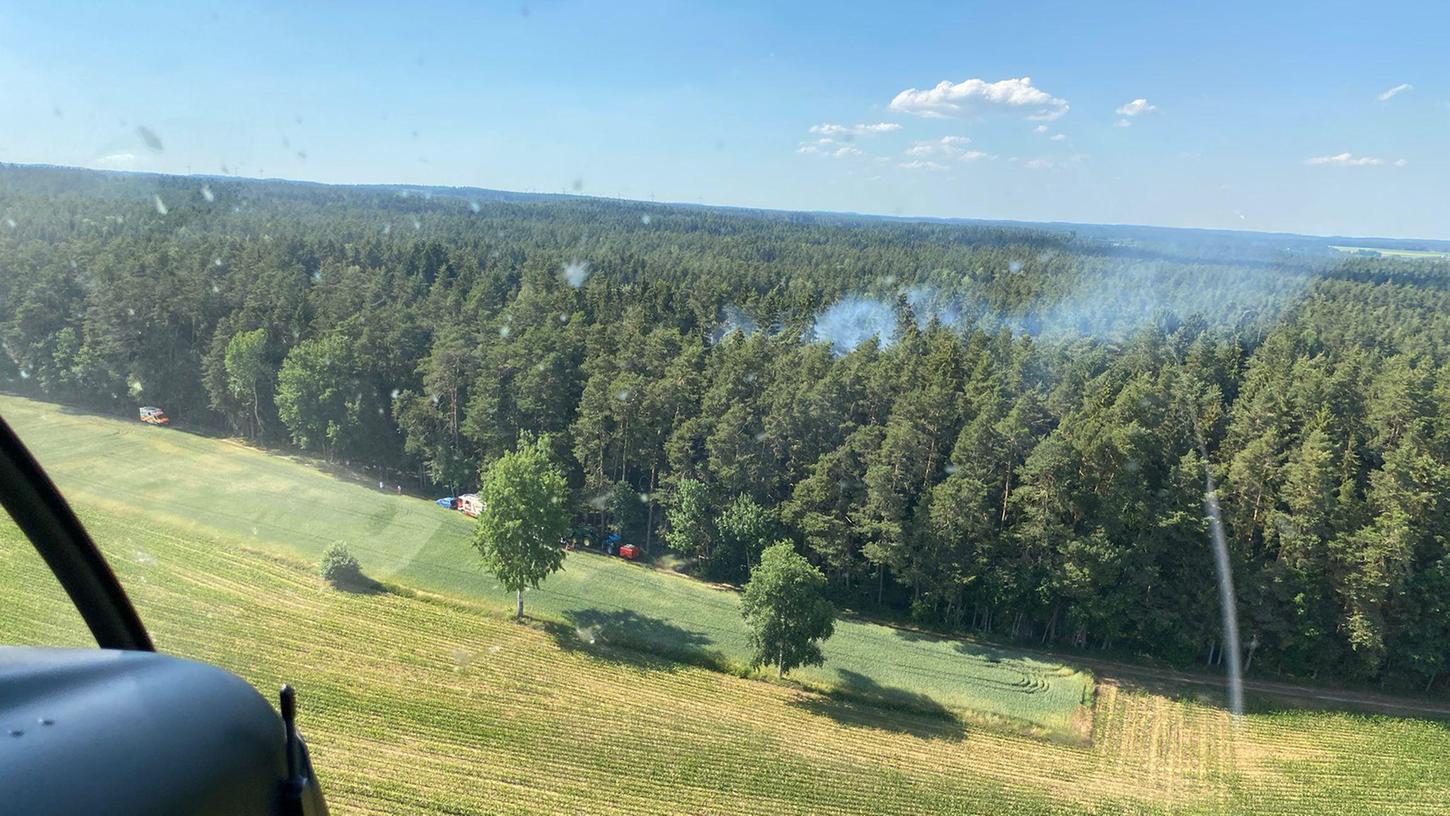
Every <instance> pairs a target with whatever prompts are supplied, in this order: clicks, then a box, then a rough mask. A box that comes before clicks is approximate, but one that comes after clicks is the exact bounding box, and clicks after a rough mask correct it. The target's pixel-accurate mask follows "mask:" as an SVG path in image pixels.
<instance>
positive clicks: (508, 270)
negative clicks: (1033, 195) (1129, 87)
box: [0, 167, 1450, 689]
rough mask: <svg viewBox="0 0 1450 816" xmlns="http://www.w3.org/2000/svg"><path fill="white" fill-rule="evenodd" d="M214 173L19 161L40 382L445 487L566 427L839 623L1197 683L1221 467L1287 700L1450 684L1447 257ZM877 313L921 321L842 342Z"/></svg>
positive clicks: (678, 527) (607, 472)
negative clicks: (1318, 685) (783, 574)
mask: <svg viewBox="0 0 1450 816" xmlns="http://www.w3.org/2000/svg"><path fill="white" fill-rule="evenodd" d="M202 183H203V182H200V181H197V180H189V179H175V178H164V177H144V176H122V175H115V174H91V173H82V172H79V171H67V170H60V169H37V168H15V167H9V168H6V167H0V347H3V350H4V354H0V384H3V387H5V388H6V389H9V390H12V391H22V392H25V393H31V394H36V395H41V396H45V397H47V398H51V399H56V400H61V401H66V402H71V403H77V404H84V405H87V406H91V407H94V408H97V409H101V410H112V411H117V412H134V410H135V406H136V405H137V404H140V403H147V404H157V405H161V406H162V407H164V408H165V409H166V410H167V411H168V413H169V414H170V415H171V416H172V417H173V418H174V419H175V421H176V422H177V424H178V425H181V426H183V427H184V426H186V425H191V426H193V427H206V428H213V429H217V430H222V431H226V432H231V433H236V434H241V435H245V436H248V437H251V438H254V439H258V440H261V441H263V442H266V443H268V444H287V445H293V446H296V447H299V448H302V449H304V450H309V451H314V452H316V453H317V454H318V455H321V456H325V457H328V458H331V459H336V460H346V461H348V462H350V463H352V464H354V465H358V466H365V467H371V468H377V469H379V470H384V471H388V472H390V473H392V474H397V475H398V478H405V477H406V478H409V479H413V480H416V483H418V484H420V485H421V486H424V487H438V488H439V489H457V490H463V489H469V488H473V487H476V486H477V485H478V484H479V483H480V479H481V478H482V475H483V474H486V473H487V472H488V470H489V467H490V465H491V464H492V463H493V462H494V461H496V460H497V459H498V458H499V457H500V456H502V455H503V454H504V453H505V452H506V451H509V450H512V449H514V448H516V447H517V446H518V445H519V442H520V439H521V438H524V439H533V438H538V439H545V440H547V443H546V444H547V446H548V447H549V453H550V456H551V458H552V460H553V461H554V462H555V463H556V464H557V465H558V466H559V467H560V469H561V472H562V473H563V475H564V477H565V478H566V480H567V485H568V489H569V490H570V491H571V493H572V495H573V497H574V505H575V506H576V507H577V508H579V509H578V513H577V518H576V519H575V522H576V523H577V524H580V525H591V526H592V527H593V528H595V529H596V530H598V531H600V532H604V531H606V530H609V531H616V532H618V533H620V535H621V536H623V537H625V538H628V539H630V540H632V541H636V542H637V543H639V544H641V545H642V546H644V547H645V548H646V550H648V551H650V552H652V553H654V552H659V551H660V550H661V549H663V548H666V547H668V548H670V549H672V550H676V551H679V552H680V553H682V554H684V555H685V556H687V557H688V558H690V559H691V560H692V562H693V564H694V565H695V569H697V570H698V571H699V572H700V574H702V575H703V576H705V577H708V578H711V579H714V580H721V581H732V582H740V581H743V580H744V579H745V577H746V576H747V575H748V574H749V570H750V569H751V568H752V567H753V566H755V565H757V564H758V563H759V562H760V559H761V555H762V552H761V550H762V547H763V544H764V543H766V542H772V541H776V540H778V539H782V538H783V539H787V540H789V541H791V542H793V544H794V546H795V547H796V548H797V550H798V551H799V552H800V553H801V554H803V555H805V556H807V557H808V558H809V560H810V561H811V562H812V563H813V564H815V565H816V566H817V567H818V568H819V570H820V571H821V573H823V574H824V576H825V578H826V581H827V585H828V590H827V591H828V594H829V595H830V597H832V598H833V599H834V600H835V601H836V602H837V603H838V604H840V605H844V606H848V607H854V608H860V609H873V610H876V611H878V612H882V613H886V614H895V615H903V616H909V617H910V618H912V619H914V620H916V621H918V622H920V623H923V624H926V625H930V626H935V627H942V628H956V629H963V630H966V629H971V630H976V631H981V632H988V633H991V634H993V635H995V636H998V637H1002V638H1012V639H1018V640H1030V641H1032V642H1035V643H1041V644H1055V645H1058V646H1075V647H1079V648H1093V649H1117V650H1128V651H1134V652H1139V653H1145V654H1152V655H1155V656H1157V657H1160V658H1162V659H1165V660H1169V661H1173V662H1178V663H1188V662H1191V661H1198V662H1200V663H1201V662H1203V661H1217V660H1221V659H1222V656H1221V649H1222V644H1221V640H1220V632H1219V623H1218V621H1219V616H1218V613H1219V602H1218V597H1217V588H1216V579H1215V573H1214V565H1213V554H1212V552H1211V549H1210V545H1209V535H1208V526H1207V520H1206V518H1205V510H1204V473H1205V470H1204V469H1205V467H1208V468H1210V469H1211V471H1212V473H1213V475H1214V479H1215V482H1216V483H1217V485H1218V488H1219V500H1220V502H1221V504H1222V507H1223V511H1224V516H1225V523H1226V525H1227V530H1228V534H1229V542H1230V548H1231V560H1232V562H1233V565H1234V570H1235V573H1234V578H1235V582H1236V584H1237V588H1238V592H1239V597H1238V609H1239V613H1240V616H1241V627H1242V629H1243V631H1244V633H1245V637H1244V640H1245V642H1246V648H1247V647H1248V645H1250V644H1251V651H1249V652H1247V653H1246V654H1245V657H1246V659H1247V660H1249V664H1250V671H1251V672H1252V673H1255V674H1258V673H1262V672H1265V671H1271V672H1278V673H1286V674H1289V675H1294V676H1302V677H1308V676H1316V677H1324V676H1326V675H1333V676H1337V677H1341V678H1346V679H1354V680H1358V681H1374V682H1379V683H1382V684H1385V685H1386V686H1394V687H1415V688H1419V689H1431V688H1434V687H1436V686H1437V684H1438V685H1439V686H1440V687H1442V688H1443V687H1444V686H1445V684H1446V681H1445V679H1444V678H1445V674H1446V669H1447V665H1446V664H1447V659H1450V658H1447V655H1450V545H1447V543H1446V535H1447V531H1450V368H1447V365H1450V359H1447V354H1450V293H1447V291H1446V282H1447V281H1450V267H1447V265H1446V264H1445V263H1444V262H1433V261H1409V260H1400V259H1393V258H1361V257H1343V258H1339V259H1334V260H1327V259H1321V258H1317V257H1313V256H1312V255H1307V254H1305V253H1303V252H1295V253H1285V254H1283V255H1281V256H1274V255H1269V256H1264V255H1262V254H1259V255H1256V256H1255V257H1254V258H1252V259H1246V258H1244V257H1242V254H1243V253H1241V252H1237V251H1229V250H1224V249H1223V248H1222V247H1212V248H1208V247H1205V248H1201V249H1196V248H1194V247H1191V246H1190V247H1183V246H1171V247H1169V246H1164V247H1158V248H1156V249H1155V248H1152V247H1146V246H1143V245H1139V246H1136V247H1135V248H1134V249H1133V250H1132V251H1131V252H1122V253H1118V252H1114V251H1113V248H1112V247H1111V246H1108V245H1106V244H1104V243H1102V242H1097V241H1090V240H1085V239H1079V238H1075V237H1074V236H1072V235H1071V234H1068V233H1061V232H1052V231H1045V230H1044V231H1032V230H1023V229H1015V228H1007V227H986V226H962V225H950V224H937V223H927V224H920V223H909V222H894V221H881V222H876V221H870V220H863V219H849V218H837V217H815V216H782V215H779V214H768V213H750V212H731V211H722V210H713V209H708V208H686V207H670V206H656V205H644V204H636V203H628V202H609V201H600V200H591V199H569V198H560V199H557V200H543V199H533V198H528V197H521V196H506V195H500V196H494V197H489V196H485V195H481V194H473V193H470V192H466V191H465V192H458V193H456V194H453V193H449V192H448V191H438V192H436V193H425V192H424V191H417V190H400V189H388V188H335V187H323V186H318V185H303V184H283V183H261V182H237V181H224V180H210V181H207V182H205V184H206V188H205V189H204V190H203V189H202V186H201V185H202ZM405 193H406V194H405ZM158 202H160V204H158ZM163 209H164V210H165V213H164V214H163V213H162V210H163ZM1256 251H1258V250H1256ZM848 297H861V298H869V299H872V301H873V302H876V303H879V304H884V306H883V308H885V309H886V310H887V312H888V313H889V314H888V317H889V318H890V320H889V324H890V325H891V326H893V327H894V329H892V330H891V331H890V332H888V333H887V336H884V337H878V338H875V339H867V340H864V341H862V342H854V341H852V342H850V343H842V342H840V340H839V338H837V337H835V336H831V335H829V334H825V335H823V333H822V325H821V323H820V322H819V319H820V316H821V315H822V313H823V310H826V309H827V308H828V307H831V306H832V305H833V304H837V303H840V302H841V301H842V300H843V299H844V298H848ZM878 316H879V315H878ZM1205 456H1206V459H1205ZM807 657H809V656H807ZM786 662H787V663H790V662H791V661H790V660H787V661H786Z"/></svg>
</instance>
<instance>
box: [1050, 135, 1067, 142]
mask: <svg viewBox="0 0 1450 816" xmlns="http://www.w3.org/2000/svg"><path fill="white" fill-rule="evenodd" d="M1047 138H1049V139H1051V140H1052V141H1054V142H1060V141H1062V140H1063V139H1066V138H1067V134H1066V133H1054V134H1052V135H1051V136H1048V137H1047Z"/></svg>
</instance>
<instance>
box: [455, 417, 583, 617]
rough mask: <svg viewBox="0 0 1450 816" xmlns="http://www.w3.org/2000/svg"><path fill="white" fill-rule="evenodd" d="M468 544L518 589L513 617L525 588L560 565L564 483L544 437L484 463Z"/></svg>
mask: <svg viewBox="0 0 1450 816" xmlns="http://www.w3.org/2000/svg"><path fill="white" fill-rule="evenodd" d="M480 498H482V499H483V512H481V513H479V515H478V524H477V526H476V527H475V529H474V534H473V545H474V546H475V547H477V548H478V552H479V554H480V555H482V556H483V565H484V568H485V569H487V570H488V571H489V572H491V573H493V574H494V575H495V576H496V577H497V578H498V580H499V582H500V583H502V584H503V585H504V587H505V588H507V589H511V590H513V591H514V593H515V594H516V595H517V598H518V606H517V608H516V610H515V612H514V614H515V616H516V617H520V618H521V617H523V615H524V590H525V589H532V588H534V587H537V586H538V585H539V583H540V582H541V581H543V580H544V579H545V578H547V577H549V575H550V574H552V573H554V572H555V571H557V570H558V569H559V568H560V567H562V566H564V549H563V548H562V547H561V546H559V540H560V539H562V538H563V537H564V535H565V534H566V533H568V531H569V518H570V511H569V486H568V484H567V483H566V482H565V480H564V476H563V474H561V473H560V472H559V470H558V468H556V467H554V465H553V463H552V462H551V461H550V459H549V439H548V437H539V438H537V439H534V438H528V437H526V438H524V439H523V440H521V441H520V442H519V446H518V449H517V450H513V451H510V452H508V453H505V454H504V455H503V456H500V457H499V459H498V461H496V462H494V463H493V465H492V466H490V467H489V469H488V475H487V476H486V477H485V478H484V480H483V489H482V490H481V491H480Z"/></svg>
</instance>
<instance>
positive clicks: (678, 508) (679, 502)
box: [665, 479, 716, 563]
mask: <svg viewBox="0 0 1450 816" xmlns="http://www.w3.org/2000/svg"><path fill="white" fill-rule="evenodd" d="M712 510H713V505H712V504H711V501H710V490H709V488H708V487H706V486H705V483H704V482H702V481H699V480H698V479H681V480H680V481H679V484H677V485H675V489H674V490H671V491H670V497H669V505H668V507H666V509H665V519H666V521H668V522H669V525H670V529H669V530H668V531H667V532H666V533H665V543H666V544H668V545H669V546H670V549H672V550H675V551H676V552H680V553H694V554H695V557H696V558H697V559H699V560H700V562H701V563H705V562H708V561H709V560H710V558H711V556H712V555H713V554H714V551H715V537H716V533H715V522H714V520H713V519H712V518H711V516H712Z"/></svg>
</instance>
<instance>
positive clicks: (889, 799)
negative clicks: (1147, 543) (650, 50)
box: [0, 508, 1450, 816]
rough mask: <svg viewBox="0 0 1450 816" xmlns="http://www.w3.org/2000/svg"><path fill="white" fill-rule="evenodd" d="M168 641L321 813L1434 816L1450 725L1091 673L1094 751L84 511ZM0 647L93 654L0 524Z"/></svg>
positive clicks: (164, 645)
mask: <svg viewBox="0 0 1450 816" xmlns="http://www.w3.org/2000/svg"><path fill="white" fill-rule="evenodd" d="M81 515H82V519H83V520H84V521H85V523H86V524H87V526H88V527H89V528H90V529H91V530H92V531H93V532H94V534H95V536H96V537H97V538H98V539H99V540H101V541H104V542H106V544H105V545H104V549H105V550H106V552H107V555H108V556H109V558H110V560H111V562H112V564H113V565H114V566H115V568H116V571H117V573H118V575H119V576H120V578H121V580H122V581H123V583H125V585H126V586H127V587H128V590H129V592H130V593H131V595H132V598H133V599H134V600H135V602H136V604H137V606H138V607H139V608H140V610H141V613H142V616H143V618H145V620H146V621H147V624H148V626H149V627H150V628H151V631H152V634H153V636H154V637H155V639H156V642H157V643H158V645H159V647H160V648H161V649H162V650H163V651H167V652H170V653H173V654H179V655H183V656H189V657H194V658H198V659H203V660H207V661H211V662H215V663H218V664H220V665H222V666H224V667H226V668H228V669H231V670H232V671H235V672H237V673H238V674H240V675H242V676H243V677H245V678H247V679H248V680H249V681H251V682H252V683H253V684H254V685H256V686H257V687H258V688H259V689H263V690H264V691H265V692H266V693H267V694H269V695H270V694H272V693H273V690H274V689H276V688H277V686H278V685H279V684H280V683H281V682H283V681H286V682H291V683H293V684H294V685H295V686H297V687H298V689H299V699H300V711H301V715H300V722H301V724H302V727H303V728H304V732H305V733H306V735H307V738H308V741H309V745H310V747H311V749H312V755H313V758H314V760H315V762H316V764H317V766H318V768H319V769H320V774H321V775H322V778H323V780H324V783H325V785H326V788H327V792H328V796H329V799H330V803H331V805H332V808H333V812H335V813H339V814H353V813H363V814H369V813H395V814H459V813H548V814H554V813H591V814H592V813H602V814H676V813H702V814H704V813H746V814H768V815H769V816H781V814H794V813H801V814H807V813H845V814H865V813H882V814H919V813H991V814H998V815H1001V814H1049V813H1053V814H1056V813H1061V814H1083V813H1104V814H1107V813H1114V814H1116V813H1139V814H1155V813H1195V814H1212V813H1255V814H1316V815H1321V814H1324V813H1334V814H1342V815H1343V816H1357V815H1358V814H1387V813H1395V814H1432V813H1444V812H1445V803H1446V802H1447V801H1450V779H1447V776H1446V773H1445V770H1446V768H1450V730H1447V728H1446V726H1445V724H1443V723H1437V722H1427V721H1419V720H1412V719H1396V718H1389V717H1381V716H1368V715H1356V714H1340V713H1326V712H1301V711H1286V710H1261V711H1258V712H1256V713H1251V714H1248V715H1246V716H1244V717H1243V718H1242V719H1240V720H1239V721H1238V722H1236V723H1235V722H1233V721H1232V720H1231V719H1230V717H1229V716H1228V715H1227V714H1226V713H1225V712H1224V711H1223V709H1222V708H1220V707H1218V706H1217V705H1216V701H1215V700H1212V699H1202V700H1199V699H1172V698H1169V697H1165V696H1161V695H1159V694H1155V693H1152V692H1149V691H1146V690H1143V689H1136V688H1131V687H1127V686H1118V685H1116V684H1112V683H1104V684H1103V685H1102V686H1101V687H1100V689H1099V691H1098V694H1097V696H1096V699H1095V706H1096V709H1097V713H1096V717H1095V718H1094V722H1095V726H1094V735H1093V736H1094V738H1093V742H1092V744H1091V745H1090V746H1078V745H1067V744H1061V743H1055V742H1050V741H1044V740H1040V739H1035V738H1032V737H1026V736H1021V735H1016V734H1012V733H1007V732H1003V731H1000V730H996V729H985V728H977V727H973V726H970V725H968V726H963V725H962V724H961V723H959V722H956V721H953V720H951V719H948V718H941V717H936V716H929V715H923V714H917V713H911V712H906V711H900V710H891V709H885V708H879V707H876V706H871V705H865V704H861V703H859V702H855V701H852V700H844V699H838V698H835V697H832V696H829V695H824V694H819V693H814V692H811V691H809V690H802V689H799V688H792V687H789V686H783V685H777V684H774V683H769V682H761V681H758V680H751V679H745V678H740V677H736V676H732V675H729V674H723V673H720V672H716V671H712V670H709V669H705V668H701V667H696V666H690V665H685V664H680V663H677V662H671V661H668V660H664V659H658V658H651V657H647V656H643V655H641V654H640V653H638V652H635V651H619V650H614V649H611V648H610V647H608V646H606V645H605V644H601V643H596V644H588V643H587V642H581V641H580V640H579V639H578V638H577V637H576V636H575V635H574V633H573V632H572V631H571V630H570V628H569V627H565V626H558V625H549V624H539V623H532V624H518V623H514V622H513V621H510V620H508V619H507V618H506V616H505V615H504V614H503V613H501V612H500V611H499V610H497V609H496V608H495V607H494V606H493V605H492V604H488V603H484V602H479V601H464V600H457V599H448V598H442V597H439V596H433V595H428V594H423V593H415V592H410V591H407V590H391V591H380V592H372V593H349V592H342V591H337V590H333V589H330V588H328V587H326V586H325V585H324V584H323V583H322V582H321V581H320V580H319V579H318V578H317V577H316V575H315V571H314V569H313V568H312V566H311V564H308V563H303V562H301V561H297V560H295V559H293V558H290V557H287V556H281V555H277V554H274V553H269V552H261V551H257V550H253V549H250V546H251V542H249V541H244V540H238V539H236V538H234V537H213V536H199V535H198V534H197V533H196V532H195V531H194V530H189V529H178V528H175V527H172V526H169V525H167V524H165V523H160V522H154V521H151V522H148V521H144V520H141V519H138V518H136V517H134V516H132V515H128V514H116V513H112V512H109V511H106V510H98V509H84V508H83V509H82V510H81ZM0 595H3V597H4V598H5V599H6V602H5V603H3V604H0V642H9V643H49V644H56V643H69V644H73V645H85V644H86V642H87V641H88V638H87V636H86V635H85V632H84V630H83V628H82V627H81V625H80V622H79V619H78V618H77V617H76V615H75V613H74V612H73V611H72V610H71V609H70V608H69V604H68V602H67V601H66V600H65V599H64V598H63V597H62V595H61V593H60V590H59V588H58V587H57V586H56V585H55V584H54V582H53V579H51V578H50V577H49V575H48V574H47V573H46V571H45V568H44V566H43V565H42V563H41V562H40V560H39V558H38V557H37V556H35V555H34V553H33V552H32V551H30V550H29V546H28V544H26V543H25V542H24V540H23V539H22V538H21V537H20V535H19V533H18V531H17V530H16V529H15V528H14V527H13V526H12V525H10V524H9V523H8V521H7V522H4V523H0Z"/></svg>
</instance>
